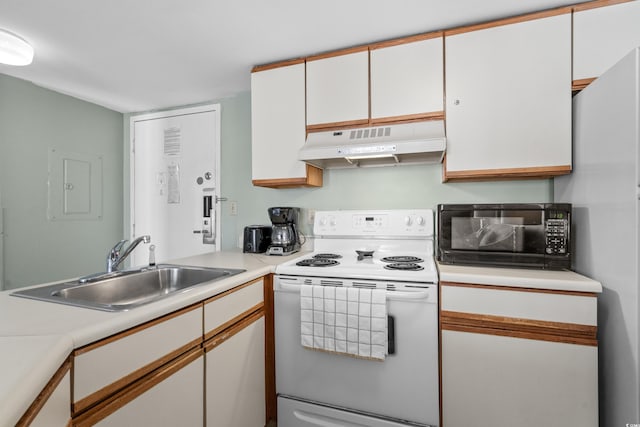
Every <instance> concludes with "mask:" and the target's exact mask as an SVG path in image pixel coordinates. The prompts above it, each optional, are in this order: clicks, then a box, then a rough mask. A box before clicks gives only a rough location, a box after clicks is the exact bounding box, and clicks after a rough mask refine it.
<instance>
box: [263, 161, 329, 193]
mask: <svg viewBox="0 0 640 427" xmlns="http://www.w3.org/2000/svg"><path fill="white" fill-rule="evenodd" d="M306 172H307V176H303V177H299V178H273V179H254V180H252V181H251V183H252V184H253V185H254V186H256V187H267V188H295V187H322V183H323V182H322V169H320V168H318V167H315V166H312V165H309V164H307V165H306Z"/></svg>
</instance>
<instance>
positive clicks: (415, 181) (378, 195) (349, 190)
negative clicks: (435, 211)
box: [216, 92, 553, 249]
mask: <svg viewBox="0 0 640 427" xmlns="http://www.w3.org/2000/svg"><path fill="white" fill-rule="evenodd" d="M216 102H219V103H220V104H221V117H222V124H221V140H222V147H221V151H222V153H221V159H222V165H221V169H222V170H221V182H220V188H221V190H222V196H224V197H227V198H228V199H229V201H236V202H237V203H238V215H237V216H231V215H230V210H229V202H223V203H224V205H223V214H222V249H231V248H236V247H237V245H238V237H239V236H240V235H241V234H242V231H243V228H244V226H245V225H249V224H269V217H268V215H267V208H268V207H270V206H298V207H301V208H303V211H302V217H303V218H302V221H303V224H301V229H302V230H303V232H306V233H309V232H310V231H311V227H310V226H309V224H307V223H306V217H307V215H306V209H314V210H323V209H325V210H326V209H395V208H435V206H436V205H437V204H438V203H470V202H478V203H483V202H485V203H488V202H532V201H533V202H549V201H552V200H553V181H552V180H525V181H503V182H478V183H450V184H443V183H442V182H441V181H442V179H441V176H442V165H440V164H437V165H414V166H401V167H381V168H363V169H357V170H356V169H332V170H326V171H324V186H323V187H321V188H313V189H311V188H302V189H281V190H275V189H268V188H259V187H254V186H253V185H252V184H251V94H250V93H248V92H247V93H242V94H239V95H238V96H236V97H234V98H228V99H223V100H219V101H216Z"/></svg>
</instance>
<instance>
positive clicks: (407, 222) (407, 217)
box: [404, 216, 411, 225]
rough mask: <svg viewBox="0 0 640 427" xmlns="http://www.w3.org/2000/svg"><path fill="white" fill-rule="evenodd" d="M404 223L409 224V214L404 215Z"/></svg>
mask: <svg viewBox="0 0 640 427" xmlns="http://www.w3.org/2000/svg"><path fill="white" fill-rule="evenodd" d="M404 223H405V225H411V217H410V216H405V217H404Z"/></svg>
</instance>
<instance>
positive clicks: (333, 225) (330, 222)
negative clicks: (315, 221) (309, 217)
mask: <svg viewBox="0 0 640 427" xmlns="http://www.w3.org/2000/svg"><path fill="white" fill-rule="evenodd" d="M329 225H330V226H332V227H335V225H336V219H335V218H334V217H331V218H329Z"/></svg>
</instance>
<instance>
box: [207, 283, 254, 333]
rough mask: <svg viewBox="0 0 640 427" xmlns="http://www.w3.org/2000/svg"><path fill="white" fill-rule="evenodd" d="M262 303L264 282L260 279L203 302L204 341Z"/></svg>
mask: <svg viewBox="0 0 640 427" xmlns="http://www.w3.org/2000/svg"><path fill="white" fill-rule="evenodd" d="M263 303H264V280H263V279H262V278H260V279H257V280H254V281H253V282H249V283H246V284H244V285H241V286H239V287H238V288H234V289H231V290H230V291H229V292H225V293H223V294H220V295H216V296H215V297H213V298H211V299H209V300H208V301H205V304H204V332H205V339H207V338H210V337H212V336H213V335H215V334H216V333H218V332H220V331H221V330H222V329H224V328H226V327H228V326H231V324H232V323H235V322H236V321H238V320H240V319H241V318H242V317H244V316H245V315H247V314H249V313H250V312H251V311H253V310H255V309H256V308H258V307H260V306H262V305H263Z"/></svg>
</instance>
